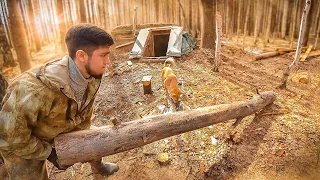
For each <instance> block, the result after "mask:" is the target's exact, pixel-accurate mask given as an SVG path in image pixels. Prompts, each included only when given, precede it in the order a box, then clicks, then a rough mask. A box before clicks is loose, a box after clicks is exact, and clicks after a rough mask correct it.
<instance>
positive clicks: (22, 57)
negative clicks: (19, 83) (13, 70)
mask: <svg viewBox="0 0 320 180" xmlns="http://www.w3.org/2000/svg"><path fill="white" fill-rule="evenodd" d="M7 3H8V10H9V14H10V15H11V16H10V17H9V18H10V28H11V33H12V38H13V45H14V48H15V50H16V53H17V59H18V62H19V65H20V69H21V72H24V71H26V70H28V69H30V68H31V54H30V50H29V46H28V42H27V38H26V37H27V34H26V31H25V29H24V26H23V23H22V18H21V14H20V12H19V9H18V1H17V0H10V1H8V2H7Z"/></svg>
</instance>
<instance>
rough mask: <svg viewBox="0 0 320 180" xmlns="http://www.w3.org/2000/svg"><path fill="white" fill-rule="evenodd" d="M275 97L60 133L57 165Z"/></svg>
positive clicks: (248, 109) (240, 113)
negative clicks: (113, 125)
mask: <svg viewBox="0 0 320 180" xmlns="http://www.w3.org/2000/svg"><path fill="white" fill-rule="evenodd" d="M274 100H275V93H274V92H264V93H260V95H258V94H257V95H254V97H253V98H252V99H250V100H246V101H239V102H234V103H231V104H222V105H216V106H210V107H204V108H198V109H194V110H188V111H179V112H175V113H167V114H163V115H157V116H152V117H147V118H143V119H140V120H135V121H131V122H127V123H123V124H120V125H119V126H115V127H113V128H111V127H102V128H99V129H90V130H83V131H76V132H71V133H67V134H61V135H59V136H58V137H56V138H55V140H54V141H55V148H56V151H57V155H58V159H59V162H60V164H61V165H63V166H66V165H72V164H74V163H77V162H87V161H90V160H96V159H100V158H101V157H103V156H108V155H111V154H116V153H119V152H123V151H127V150H130V149H133V148H137V147H140V146H143V145H146V144H149V143H152V142H154V141H157V140H160V139H163V138H167V137H170V136H174V135H177V134H181V133H184V132H188V131H192V130H195V129H199V128H203V127H206V126H209V125H212V124H216V123H220V122H224V121H227V120H231V119H238V118H241V117H245V116H248V115H251V114H253V113H256V112H258V111H260V110H261V109H263V108H264V107H265V106H267V105H269V104H271V103H272V102H273V101H274Z"/></svg>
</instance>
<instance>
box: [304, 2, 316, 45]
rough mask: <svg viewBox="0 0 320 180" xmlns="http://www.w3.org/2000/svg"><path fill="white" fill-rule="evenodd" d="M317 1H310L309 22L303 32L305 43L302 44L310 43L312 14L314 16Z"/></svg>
mask: <svg viewBox="0 0 320 180" xmlns="http://www.w3.org/2000/svg"><path fill="white" fill-rule="evenodd" d="M314 2H315V1H310V3H311V4H310V12H309V14H308V16H307V20H306V21H307V24H306V29H305V32H304V34H303V43H302V46H307V45H308V41H309V34H310V28H311V26H312V16H313V12H314V9H315V3H314Z"/></svg>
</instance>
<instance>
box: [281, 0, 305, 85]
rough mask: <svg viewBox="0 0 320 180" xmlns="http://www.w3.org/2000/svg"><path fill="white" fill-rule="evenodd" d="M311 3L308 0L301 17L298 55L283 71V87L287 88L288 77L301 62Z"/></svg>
mask: <svg viewBox="0 0 320 180" xmlns="http://www.w3.org/2000/svg"><path fill="white" fill-rule="evenodd" d="M310 4H311V0H306V4H305V7H304V10H303V14H302V18H301V25H300V33H299V40H298V45H297V51H296V55H295V58H294V60H293V62H292V63H291V64H290V65H289V66H288V68H287V70H286V71H285V72H284V73H283V77H282V84H281V85H280V88H281V89H284V88H286V86H287V80H288V77H289V74H290V70H291V69H292V68H293V67H294V65H296V64H298V62H299V59H300V54H301V47H302V43H303V34H304V30H305V26H306V18H307V16H308V13H309V10H310Z"/></svg>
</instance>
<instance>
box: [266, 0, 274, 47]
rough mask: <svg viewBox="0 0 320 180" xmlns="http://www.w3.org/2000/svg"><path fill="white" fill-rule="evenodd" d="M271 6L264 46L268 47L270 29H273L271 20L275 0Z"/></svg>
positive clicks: (271, 0)
mask: <svg viewBox="0 0 320 180" xmlns="http://www.w3.org/2000/svg"><path fill="white" fill-rule="evenodd" d="M269 4H270V6H269V12H268V22H267V29H266V34H265V38H264V45H266V44H267V43H268V42H269V37H270V29H271V20H272V6H273V0H270V3H269Z"/></svg>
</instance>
